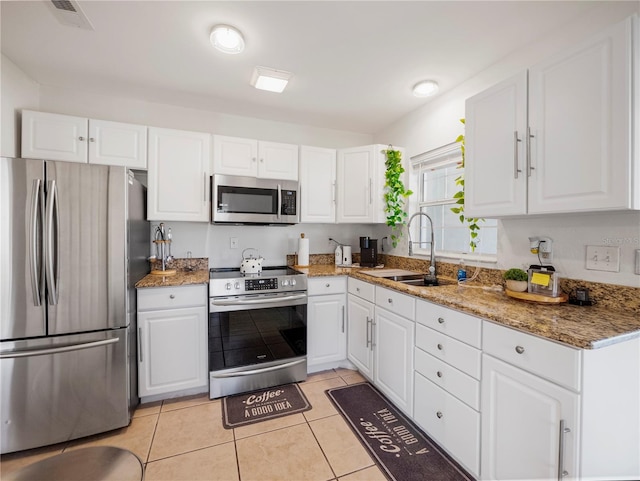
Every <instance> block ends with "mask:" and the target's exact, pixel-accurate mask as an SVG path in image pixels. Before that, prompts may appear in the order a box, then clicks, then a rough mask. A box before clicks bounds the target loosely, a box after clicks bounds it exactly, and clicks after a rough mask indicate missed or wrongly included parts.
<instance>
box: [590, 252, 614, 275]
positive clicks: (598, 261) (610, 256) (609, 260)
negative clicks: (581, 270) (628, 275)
mask: <svg viewBox="0 0 640 481" xmlns="http://www.w3.org/2000/svg"><path fill="white" fill-rule="evenodd" d="M586 267H587V269H590V270H593V271H608V272H620V247H614V246H587V266H586Z"/></svg>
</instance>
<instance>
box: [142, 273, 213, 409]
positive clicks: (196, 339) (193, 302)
mask: <svg viewBox="0 0 640 481" xmlns="http://www.w3.org/2000/svg"><path fill="white" fill-rule="evenodd" d="M207 316H208V311H207V289H206V286H204V285H198V286H181V287H159V288H145V289H138V395H139V396H140V397H145V396H158V395H162V394H167V393H172V392H181V391H186V390H197V389H198V388H202V391H203V392H204V391H206V390H207V385H208V372H207V371H208V368H207Z"/></svg>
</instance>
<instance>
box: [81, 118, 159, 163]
mask: <svg viewBox="0 0 640 481" xmlns="http://www.w3.org/2000/svg"><path fill="white" fill-rule="evenodd" d="M89 163H90V164H104V165H123V166H125V167H130V168H132V169H146V168H147V127H146V126H144V125H134V124H124V123H122V122H109V121H106V120H91V119H90V120H89Z"/></svg>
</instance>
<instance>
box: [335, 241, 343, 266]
mask: <svg viewBox="0 0 640 481" xmlns="http://www.w3.org/2000/svg"><path fill="white" fill-rule="evenodd" d="M335 261H336V265H337V266H339V265H341V264H342V246H341V245H340V244H338V245H337V246H336V251H335Z"/></svg>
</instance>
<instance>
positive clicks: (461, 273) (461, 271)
mask: <svg viewBox="0 0 640 481" xmlns="http://www.w3.org/2000/svg"><path fill="white" fill-rule="evenodd" d="M466 279H467V271H466V270H465V269H464V261H463V260H462V259H460V264H459V265H458V282H460V281H464V280H466Z"/></svg>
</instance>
